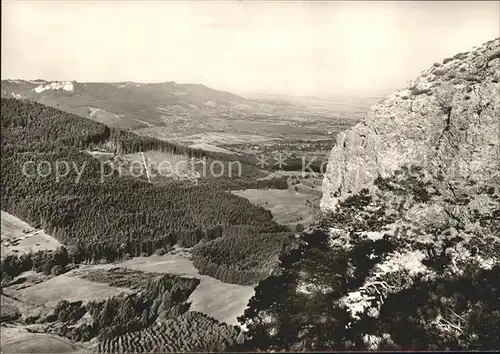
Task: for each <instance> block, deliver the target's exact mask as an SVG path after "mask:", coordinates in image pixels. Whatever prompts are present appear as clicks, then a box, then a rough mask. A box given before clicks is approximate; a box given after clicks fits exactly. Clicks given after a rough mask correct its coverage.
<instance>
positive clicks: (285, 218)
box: [232, 188, 313, 226]
mask: <svg viewBox="0 0 500 354" xmlns="http://www.w3.org/2000/svg"><path fill="white" fill-rule="evenodd" d="M232 193H234V194H236V195H239V196H240V197H244V198H247V199H248V200H249V201H250V202H251V203H253V204H255V205H258V206H262V207H263V208H265V209H267V210H270V211H271V213H272V214H273V217H274V220H276V222H277V223H279V224H284V225H289V226H294V225H296V224H298V223H301V224H302V225H304V226H309V225H310V224H311V222H312V221H313V210H312V208H311V207H310V206H309V205H307V204H306V203H307V201H308V200H311V199H313V196H311V194H309V193H300V192H296V191H295V190H292V189H290V188H289V189H286V190H284V189H246V190H242V191H233V192H232Z"/></svg>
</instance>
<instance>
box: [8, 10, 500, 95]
mask: <svg viewBox="0 0 500 354" xmlns="http://www.w3.org/2000/svg"><path fill="white" fill-rule="evenodd" d="M499 4H500V2H495V1H487V2H479V1H471V2H465V1H458V2H451V1H443V2H431V1H426V2H395V1H391V2H375V1H367V2H361V1H355V2H319V1H318V2H312V3H311V2H309V3H306V2H299V1H295V2H271V1H262V2H241V1H240V2H233V1H230V2H229V1H226V2H222V1H208V2H207V1H205V2H194V1H190V2H188V1H184V2H180V1H176V2H158V1H157V2H147V1H108V2H104V1H99V2H98V1H73V2H70V1H42V0H35V1H27V0H18V1H5V0H4V1H2V68H1V69H2V70H1V74H2V79H5V78H21V79H35V78H42V79H47V80H77V81H140V82H160V81H176V82H193V83H203V84H205V85H207V86H211V87H213V88H218V89H223V90H229V91H232V92H235V93H249V92H262V93H284V94H298V95H330V94H331V95H334V94H342V93H345V94H379V93H381V94H385V93H387V92H389V91H391V90H393V89H394V88H398V87H399V86H402V85H405V84H407V83H408V81H409V80H410V79H413V78H414V77H415V76H416V75H418V74H419V73H420V72H421V71H422V70H424V69H426V68H427V67H429V66H430V65H432V64H433V63H434V62H436V61H439V60H442V59H444V58H445V57H447V56H451V55H454V54H455V53H457V52H460V51H467V50H469V49H471V48H472V47H474V46H478V45H481V44H482V43H484V42H486V41H488V40H490V39H494V38H496V37H499V36H500V33H499V32H500V18H499V16H500V15H499V14H500V5H499Z"/></svg>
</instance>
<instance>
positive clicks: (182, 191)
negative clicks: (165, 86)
mask: <svg viewBox="0 0 500 354" xmlns="http://www.w3.org/2000/svg"><path fill="white" fill-rule="evenodd" d="M1 124H2V210H5V211H8V212H9V213H12V214H14V215H16V216H17V217H19V218H21V219H23V220H25V221H26V222H28V223H30V224H31V225H33V226H34V227H37V228H43V229H45V230H46V231H47V232H49V233H50V234H51V235H53V236H54V237H56V238H57V239H58V240H60V241H61V242H62V243H64V244H65V245H68V246H69V245H71V246H74V247H73V249H74V250H76V251H75V252H77V253H78V258H79V259H84V260H91V261H101V260H103V261H113V260H116V259H119V258H122V257H124V256H125V255H130V256H138V255H141V254H144V253H145V254H152V253H153V252H154V251H155V250H157V249H160V248H169V247H170V246H172V245H173V244H175V243H178V244H180V245H182V246H187V247H191V246H194V245H196V244H197V243H198V242H199V241H201V240H203V239H204V240H206V241H209V240H212V239H215V238H217V237H231V236H241V230H251V232H248V233H246V234H245V235H244V236H243V237H249V238H251V237H254V236H256V235H258V234H260V233H261V232H265V233H266V234H271V235H272V234H273V233H275V232H282V231H283V228H282V227H280V226H279V225H277V224H276V223H275V222H274V221H273V220H272V215H271V213H270V212H269V211H266V210H265V209H263V208H261V207H256V206H254V205H252V204H251V203H250V202H249V201H247V200H246V199H244V198H240V197H238V196H235V195H232V194H231V193H227V192H226V190H225V189H224V188H217V187H216V186H217V184H214V185H212V184H210V183H201V184H200V185H198V186H192V185H185V184H183V183H182V182H178V183H170V184H165V185H154V184H149V183H147V181H145V180H141V179H137V178H135V179H134V178H130V177H120V176H119V175H118V173H117V172H116V171H113V170H112V169H111V167H110V166H109V165H106V164H101V163H100V161H98V160H97V159H94V158H92V157H91V156H90V155H89V154H87V153H86V152H84V151H82V150H85V149H91V148H93V147H106V148H108V149H113V148H115V149H117V150H121V151H124V150H125V151H127V152H131V151H133V152H136V151H142V150H147V149H163V150H168V151H169V152H174V153H183V154H186V155H198V154H199V155H198V156H201V155H202V154H207V153H206V152H203V151H201V150H194V149H187V148H183V147H180V146H177V145H175V144H170V143H166V142H162V141H158V140H155V139H151V138H143V137H138V136H135V135H134V134H131V133H125V132H121V131H118V130H115V129H110V128H108V127H107V126H105V125H103V124H100V123H96V122H93V121H91V120H88V119H84V118H80V117H78V116H74V115H71V114H68V113H65V112H62V111H59V110H56V109H53V108H49V107H46V106H43V105H41V104H38V103H33V102H27V101H19V100H14V99H3V100H2V121H1ZM209 155H210V154H209ZM218 157H221V156H219V155H217V154H215V155H210V156H208V158H210V159H213V158H218ZM223 158H224V157H223ZM223 161H226V162H228V161H230V160H229V158H228V157H225V160H223ZM25 163H27V164H25ZM23 168H24V169H23ZM58 168H59V172H63V173H59V175H57V174H56V171H58V170H57V169H58ZM64 168H66V170H65V169H64ZM103 176H105V177H103ZM232 181H235V182H233V183H234V184H237V183H238V182H237V179H233V180H231V181H230V182H232ZM226 187H227V186H226ZM235 226H238V227H235ZM235 230H239V231H237V233H235V232H236V231H235ZM277 237H278V238H279V239H282V237H283V236H281V235H280V236H277ZM14 263H15V262H14Z"/></svg>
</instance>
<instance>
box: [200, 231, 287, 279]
mask: <svg viewBox="0 0 500 354" xmlns="http://www.w3.org/2000/svg"><path fill="white" fill-rule="evenodd" d="M276 231H278V230H276ZM289 239H290V233H289V232H286V231H284V232H281V233H278V232H274V233H261V234H258V233H257V232H255V235H254V236H253V237H248V235H247V234H245V233H243V234H241V235H240V236H231V237H221V238H217V239H215V240H212V241H208V242H203V243H199V244H198V245H196V246H195V247H194V249H193V257H192V260H193V264H194V266H195V267H196V268H197V269H199V271H200V273H201V274H207V275H210V276H212V277H214V278H217V279H220V280H222V281H223V282H225V283H236V284H242V285H251V284H257V283H258V282H259V281H261V280H264V279H265V278H266V277H267V276H268V275H269V273H270V272H271V271H272V270H273V269H274V268H275V267H276V266H277V264H278V255H279V253H280V252H281V250H282V248H283V247H284V246H285V245H286V244H287V241H288V240H289Z"/></svg>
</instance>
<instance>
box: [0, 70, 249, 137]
mask: <svg viewBox="0 0 500 354" xmlns="http://www.w3.org/2000/svg"><path fill="white" fill-rule="evenodd" d="M1 88H2V90H1V95H2V97H3V98H7V97H10V98H17V99H28V100H33V101H37V102H40V103H43V104H45V105H48V106H51V107H54V108H59V109H62V110H64V111H66V112H68V113H73V114H77V115H80V116H82V117H88V118H92V119H94V120H97V121H100V122H102V123H105V124H106V125H108V126H110V127H118V128H124V129H139V128H148V127H153V126H162V125H164V124H168V118H169V117H171V116H177V115H179V114H181V115H182V114H183V113H192V112H202V111H215V112H217V111H228V110H231V109H241V107H242V104H244V105H245V106H250V107H251V106H252V105H255V104H254V103H252V102H251V101H247V100H246V99H244V98H243V97H240V96H238V95H235V94H232V93H230V92H226V91H219V90H215V89H212V88H209V87H207V86H205V85H201V84H189V83H188V84H179V83H175V82H173V81H171V82H161V83H136V82H77V81H45V80H40V79H37V80H2V85H1Z"/></svg>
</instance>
